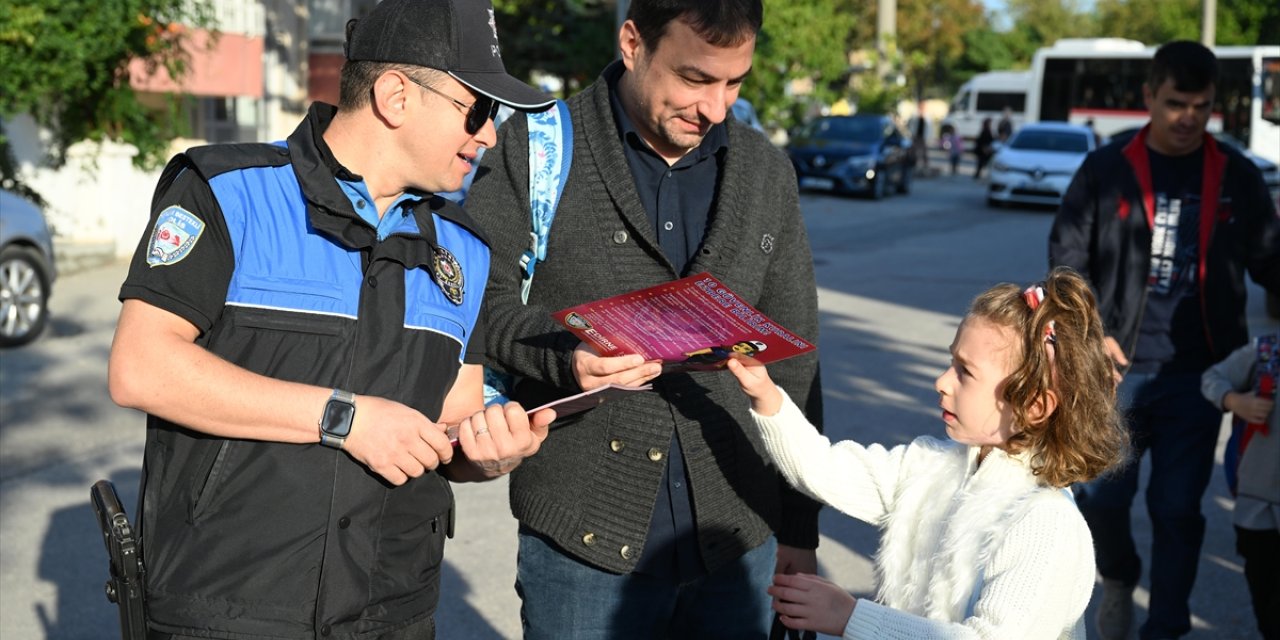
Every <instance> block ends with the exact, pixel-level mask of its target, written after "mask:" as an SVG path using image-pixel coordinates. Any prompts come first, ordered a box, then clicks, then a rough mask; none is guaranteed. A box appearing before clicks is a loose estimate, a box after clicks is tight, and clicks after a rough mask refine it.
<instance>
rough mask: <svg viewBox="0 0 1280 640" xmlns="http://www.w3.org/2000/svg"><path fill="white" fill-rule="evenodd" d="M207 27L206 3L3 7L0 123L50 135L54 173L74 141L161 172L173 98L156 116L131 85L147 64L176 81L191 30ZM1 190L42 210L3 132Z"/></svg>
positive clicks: (174, 110)
mask: <svg viewBox="0 0 1280 640" xmlns="http://www.w3.org/2000/svg"><path fill="white" fill-rule="evenodd" d="M211 23H212V13H211V5H210V4H209V2H208V0H112V1H111V2H102V1H101V0H28V1H24V2H16V3H14V2H3V3H0V69H3V70H4V71H3V73H0V118H6V119H7V118H12V117H14V116H17V115H20V114H30V115H31V116H32V117H33V118H34V119H35V121H36V122H37V123H38V124H40V125H41V126H42V127H45V128H46V129H48V130H49V131H50V133H51V138H50V139H49V141H48V146H47V152H48V158H47V161H48V162H49V164H50V165H51V166H54V167H58V166H61V165H62V164H63V163H64V162H65V161H66V152H67V148H68V147H70V146H71V145H72V144H75V143H76V142H79V141H81V140H92V141H105V140H114V141H119V142H125V143H129V144H132V145H133V146H135V147H137V149H138V152H139V153H138V155H136V156H135V157H134V163H135V164H137V165H138V166H141V167H154V166H156V165H158V164H159V163H160V162H163V161H164V159H165V156H166V155H167V151H168V145H169V142H170V141H171V140H172V139H173V137H174V133H175V131H177V127H178V123H179V118H178V116H179V111H178V106H177V105H178V103H177V99H176V97H174V98H173V99H171V100H170V101H169V102H168V106H167V108H166V109H163V110H160V111H157V110H156V109H155V108H153V107H148V106H145V105H144V104H142V102H140V100H139V95H138V94H137V93H136V92H135V91H134V90H133V88H132V87H131V86H130V84H129V80H130V78H129V63H130V61H132V60H135V59H143V60H146V61H147V63H148V66H149V68H150V69H152V70H154V69H157V68H160V67H163V68H165V69H166V70H168V72H169V73H170V74H171V76H172V77H174V78H175V79H177V78H181V77H182V75H183V73H184V71H185V63H186V60H187V55H186V54H185V52H184V50H183V45H184V43H185V42H186V41H187V40H188V38H189V35H190V33H191V29H192V28H196V27H206V26H209V25H210V24H211ZM0 186H2V187H4V188H6V189H11V190H14V191H18V192H19V193H23V194H24V195H27V196H28V197H31V198H32V199H34V200H37V201H42V199H41V198H40V197H39V194H36V193H34V192H33V191H32V190H31V189H30V187H28V186H27V185H26V184H24V183H23V182H22V179H21V177H20V176H19V175H18V171H17V166H16V162H15V161H14V158H13V152H12V149H11V148H10V146H9V141H8V138H7V137H6V136H5V135H4V133H3V131H0Z"/></svg>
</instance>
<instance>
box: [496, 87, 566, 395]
mask: <svg viewBox="0 0 1280 640" xmlns="http://www.w3.org/2000/svg"><path fill="white" fill-rule="evenodd" d="M525 117H526V119H527V120H528V122H529V212H530V216H529V226H530V230H529V248H528V249H525V251H524V253H523V254H521V256H520V272H521V274H522V276H521V282H520V302H521V304H528V303H529V289H530V287H532V286H533V271H534V269H535V268H536V267H537V265H538V263H539V262H541V261H543V260H546V259H547V237H548V236H549V235H551V221H552V220H553V219H554V218H555V217H556V207H557V206H559V204H560V194H561V193H563V192H564V183H565V181H566V180H568V179H569V164H570V160H572V158H573V122H572V121H571V120H570V119H569V105H567V104H565V102H564V100H556V106H555V108H554V109H547V110H546V111H542V112H540V113H526V114H525ZM514 386H515V381H514V379H513V378H512V377H511V376H509V375H507V374H504V373H501V372H499V371H496V370H494V369H490V368H489V367H485V369H484V403H485V404H486V405H490V404H494V403H504V402H506V401H507V395H508V394H509V393H510V392H511V389H512V388H513V387H514Z"/></svg>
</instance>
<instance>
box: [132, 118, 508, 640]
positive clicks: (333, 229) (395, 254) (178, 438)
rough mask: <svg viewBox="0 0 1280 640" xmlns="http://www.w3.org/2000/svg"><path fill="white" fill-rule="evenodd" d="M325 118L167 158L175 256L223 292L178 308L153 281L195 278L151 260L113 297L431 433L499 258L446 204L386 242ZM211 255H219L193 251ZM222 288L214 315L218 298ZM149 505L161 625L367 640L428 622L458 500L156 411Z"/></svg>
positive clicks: (147, 550) (231, 352)
mask: <svg viewBox="0 0 1280 640" xmlns="http://www.w3.org/2000/svg"><path fill="white" fill-rule="evenodd" d="M323 109H324V107H321V108H320V112H317V109H316V108H313V110H312V113H311V114H309V116H308V118H307V119H306V120H304V121H303V123H302V125H300V126H299V128H298V130H297V131H296V132H295V133H294V134H293V135H292V136H291V137H290V138H289V141H288V144H287V145H285V144H277V145H265V144H260V145H218V146H214V147H206V148H200V149H193V150H191V151H189V152H188V153H186V154H184V155H182V156H179V157H178V158H176V159H175V160H174V161H173V162H171V163H170V166H169V167H168V168H167V169H166V171H165V173H164V176H163V177H162V179H161V188H160V189H159V190H158V191H157V197H158V199H157V201H156V203H154V204H153V216H158V215H161V214H162V212H163V211H164V208H165V206H166V203H165V202H164V200H163V198H164V197H167V196H169V195H171V194H172V193H173V192H174V191H175V190H176V191H181V192H182V193H179V194H178V195H182V194H186V195H185V196H183V197H184V198H185V205H186V206H187V207H196V208H199V209H201V213H202V214H203V215H204V217H205V218H207V220H205V224H207V225H208V227H207V228H205V229H204V230H203V233H204V234H205V235H204V237H203V238H202V239H201V243H202V245H203V246H200V247H198V248H197V249H195V250H193V253H192V254H191V255H190V256H184V257H183V260H184V261H185V260H191V261H192V262H191V264H190V265H185V266H186V268H188V269H191V270H192V272H191V273H192V274H194V275H197V276H199V275H201V274H205V273H207V274H208V275H209V278H210V279H211V280H212V281H214V284H213V285H208V284H207V283H201V284H197V285H194V286H195V287H196V288H201V287H204V288H205V291H203V292H202V293H200V294H198V295H197V294H192V295H191V296H190V299H188V300H179V301H178V302H173V301H172V300H169V299H170V298H182V297H183V296H184V295H185V294H184V293H183V292H182V291H181V290H178V289H177V288H175V287H169V289H168V290H166V289H165V287H166V286H167V285H164V284H155V285H154V286H151V285H152V283H151V282H149V280H148V278H147V277H146V274H147V273H148V272H149V271H152V270H158V269H165V270H169V269H174V270H175V272H176V271H177V269H180V268H182V267H184V265H182V264H181V263H178V264H172V265H163V266H160V265H156V266H153V267H150V268H140V267H139V266H138V265H139V261H140V260H143V259H145V256H140V257H138V258H135V267H134V271H133V272H132V273H131V277H130V280H129V281H128V282H126V285H125V287H124V288H123V289H122V294H121V295H122V296H123V297H137V298H142V299H144V300H146V301H148V302H151V303H153V304H156V305H158V306H162V307H164V308H167V309H169V310H171V311H174V312H176V313H180V314H182V315H184V317H187V319H188V320H191V321H192V322H193V324H196V325H197V326H198V327H199V328H200V329H201V330H202V334H201V336H200V338H199V339H198V342H199V343H200V344H202V345H203V346H205V347H206V348H207V349H209V350H210V351H211V352H213V353H215V354H217V355H218V356H220V357H222V358H224V359H226V360H228V361H230V362H232V363H234V364H237V365H239V366H241V367H244V368H246V369H248V370H250V371H253V372H255V373H259V374H263V375H266V376H270V377H272V378H278V379H283V380H291V381H298V382H303V383H307V384H313V385H319V386H324V387H337V388H342V389H346V390H349V391H352V392H355V393H356V394H361V395H372V396H380V397H384V398H389V399H392V400H396V401H399V402H402V403H404V404H406V405H408V406H410V407H413V408H414V409H417V410H418V411H420V412H422V413H423V414H425V415H426V416H427V417H428V418H431V419H433V420H435V419H437V418H438V417H439V415H440V410H441V407H442V405H443V401H444V398H445V396H446V394H447V393H448V391H449V389H450V387H451V386H452V384H453V382H454V380H455V378H456V376H457V373H458V370H459V367H460V362H461V361H462V360H463V359H464V358H467V357H466V354H467V352H468V350H467V346H468V345H469V344H471V346H472V347H473V351H474V347H475V346H476V344H474V343H472V337H473V336H472V334H473V333H474V330H475V329H476V322H477V318H478V315H479V311H480V304H481V298H482V296H483V291H484V287H485V282H486V280H487V279H488V269H489V251H488V247H487V245H486V243H485V241H484V240H483V238H482V237H481V236H480V234H479V233H478V232H477V231H476V230H475V226H474V225H473V224H472V223H471V221H470V219H469V218H467V217H466V214H465V213H463V212H462V211H461V209H459V208H458V207H457V206H456V205H454V204H453V203H450V202H448V201H446V200H444V199H442V198H438V197H428V198H426V199H425V200H424V201H422V202H420V203H418V204H417V205H416V206H414V207H413V209H412V212H411V213H410V214H408V215H405V217H404V219H403V221H402V222H401V223H400V224H399V226H398V227H397V229H396V230H395V231H394V232H392V233H391V234H389V235H388V236H387V237H386V238H384V239H382V240H379V239H378V238H377V235H376V232H375V230H374V229H373V228H372V227H370V226H369V225H368V223H366V222H364V221H363V220H361V219H360V217H359V216H358V215H356V214H355V212H354V210H353V209H352V205H351V202H350V200H349V199H348V198H347V197H346V195H345V194H343V193H342V191H341V190H340V188H339V187H338V185H337V183H336V181H335V179H334V176H335V171H334V163H335V161H333V160H332V156H331V155H329V153H328V151H327V149H326V148H324V146H323V142H322V141H321V140H320V137H319V134H320V133H321V132H323V130H324V127H325V126H327V124H328V119H329V118H331V117H332V112H328V113H325V112H323ZM330 109H331V108H330ZM184 174H194V175H187V176H186V177H185V178H182V176H183V175H184ZM197 177H198V179H193V178H197ZM184 180H185V181H184ZM172 185H177V186H176V187H174V188H173V189H170V187H171V186H172ZM183 185H186V186H185V187H184V186H183ZM166 192H168V193H166ZM173 197H177V196H173ZM206 199H207V200H208V203H207V204H208V205H209V206H205V203H204V201H205V200H206ZM193 201H194V203H193ZM198 205H199V206H198ZM387 215H391V214H387ZM145 242H146V241H145V240H144V244H145ZM215 249H216V250H217V252H218V253H219V254H225V257H224V258H215V257H211V256H210V255H208V254H204V255H198V254H196V253H194V251H199V250H205V251H208V250H215ZM442 250H443V252H442ZM140 253H144V252H141V251H140ZM221 259H225V260H227V261H231V263H232V264H230V265H220V264H219V260H221ZM160 273H165V272H160ZM135 275H136V276H137V277H136V278H135V277H134V276H135ZM165 275H166V276H167V274H165ZM156 277H160V276H156ZM188 281H189V280H188ZM223 282H225V300H224V301H223V304H222V305H221V307H220V308H216V309H215V308H213V307H215V306H216V305H214V304H213V303H211V302H208V300H212V299H213V296H212V295H211V294H210V293H209V292H208V291H207V288H208V286H214V287H221V286H222V283H223ZM202 300H203V302H202ZM205 316H208V317H207V318H205ZM477 340H478V341H479V344H481V345H482V344H483V339H482V338H477ZM467 360H468V361H475V354H474V353H472V356H471V357H470V358H467ZM321 409H322V408H321V407H319V406H317V407H316V418H317V419H318V418H319V415H320V412H321ZM356 410H357V412H358V411H359V406H358V404H357V409H356ZM373 426H374V428H376V425H373ZM143 495H144V498H143V529H142V531H143V533H142V535H143V545H144V551H143V557H144V561H145V562H146V563H147V567H148V571H149V576H148V596H149V604H148V614H149V617H150V620H151V624H152V626H153V627H154V628H156V629H159V630H163V631H168V632H170V633H178V634H190V635H199V633H193V632H196V631H200V632H201V633H203V632H204V631H203V630H207V629H214V630H218V631H220V632H222V633H224V634H227V635H228V637H242V636H243V637H264V636H271V637H317V638H318V637H351V638H357V637H358V638H363V637H375V636H377V635H378V634H379V633H383V632H386V631H387V630H388V629H390V628H392V627H395V626H402V625H404V624H408V623H411V622H412V621H423V620H425V619H426V618H427V617H428V616H430V615H431V614H432V612H433V611H434V609H435V606H436V603H437V601H438V597H439V591H438V590H439V571H440V562H441V559H442V555H443V545H444V536H445V531H446V530H447V529H449V528H451V513H452V493H451V491H450V489H449V486H448V483H447V481H445V480H444V479H443V478H442V477H440V476H439V475H438V474H437V473H433V472H429V473H427V474H425V475H423V476H421V477H419V478H415V479H412V480H410V481H409V482H408V483H406V484H404V485H402V486H399V487H393V486H391V485H390V484H388V483H386V482H385V481H383V480H382V479H381V478H380V477H378V476H377V475H376V474H374V473H372V472H371V471H369V470H368V469H367V468H365V467H364V466H363V465H362V464H360V463H359V462H357V461H355V460H354V459H353V458H351V457H350V456H349V455H348V454H347V453H346V452H344V451H340V450H334V449H329V448H326V447H322V446H320V445H319V444H306V445H300V444H282V443H268V442H261V441H254V440H227V439H220V438H214V437H210V436H205V435H203V434H198V433H196V432H193V431H189V430H187V429H184V428H183V427H182V426H181V425H180V424H177V423H174V422H170V421H167V420H164V419H161V418H158V417H155V416H151V417H149V420H148V437H147V451H146V462H145V480H144V491H143Z"/></svg>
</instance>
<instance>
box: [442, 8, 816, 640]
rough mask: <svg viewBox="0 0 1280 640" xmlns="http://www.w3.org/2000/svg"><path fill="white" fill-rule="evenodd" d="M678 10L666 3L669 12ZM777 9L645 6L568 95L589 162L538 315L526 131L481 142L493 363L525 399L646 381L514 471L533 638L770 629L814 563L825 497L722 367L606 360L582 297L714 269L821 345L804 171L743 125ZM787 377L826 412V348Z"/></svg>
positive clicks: (582, 161)
mask: <svg viewBox="0 0 1280 640" xmlns="http://www.w3.org/2000/svg"><path fill="white" fill-rule="evenodd" d="M658 5H662V6H658ZM761 21H762V9H761V3H760V0H727V1H725V2H716V3H708V2H697V1H694V0H676V1H675V2H672V1H670V0H667V1H665V2H656V1H655V0H635V1H633V2H632V3H631V5H630V10H629V13H628V19H627V21H626V22H625V23H624V24H623V25H622V28H621V30H620V33H619V45H620V50H621V52H622V60H621V61H619V62H615V63H614V64H612V65H610V66H609V67H608V68H606V69H605V70H604V72H603V73H602V74H601V76H600V78H599V79H598V80H597V81H596V82H595V83H594V84H592V85H591V86H590V87H588V88H587V89H586V90H585V91H583V92H582V93H581V94H579V95H577V96H575V97H574V98H572V99H570V100H569V101H568V102H569V109H570V113H571V115H572V123H573V144H574V148H573V160H572V168H571V170H570V173H569V176H568V179H567V181H566V182H565V185H564V191H563V195H562V197H561V200H560V204H559V209H558V212H557V214H556V217H555V221H554V224H553V226H552V228H551V233H550V238H549V244H548V247H547V256H546V260H545V261H544V262H542V263H540V264H539V265H538V267H537V277H536V278H534V280H533V286H532V289H531V291H530V294H529V299H528V306H524V305H522V304H521V299H520V287H521V271H520V268H519V258H520V255H521V253H522V252H523V251H524V250H525V249H526V248H527V247H528V245H529V229H530V222H529V216H530V206H529V177H528V175H529V160H528V124H527V121H526V120H525V119H524V118H513V119H511V120H509V121H508V123H507V124H506V125H505V126H504V127H503V129H502V131H501V133H500V136H499V141H498V144H497V146H495V147H494V148H493V149H492V150H491V151H490V152H489V153H488V154H486V155H485V158H484V165H483V166H482V167H481V169H480V171H479V174H478V177H477V179H476V181H475V184H474V186H473V188H472V190H471V192H470V194H469V196H468V202H467V205H468V206H467V208H468V211H469V212H470V213H471V215H472V216H474V217H475V218H476V220H478V221H479V222H480V224H481V225H483V226H484V227H485V229H486V231H487V232H488V233H489V236H490V239H491V242H492V251H493V265H494V267H493V269H492V270H491V278H490V282H489V288H488V291H487V293H486V296H487V297H486V302H488V303H489V305H490V307H489V311H488V312H489V317H488V327H489V329H488V334H487V340H488V353H489V364H490V366H493V367H495V368H497V369H499V370H503V371H506V372H508V373H511V374H514V375H516V376H520V378H521V382H520V384H519V386H518V387H517V388H516V390H515V392H514V394H513V399H515V400H518V401H520V402H522V403H523V404H524V405H525V406H535V405H537V404H540V403H542V402H544V401H546V400H549V399H552V398H556V397H561V396H565V395H569V394H572V393H576V392H578V391H579V390H582V389H591V388H595V387H598V386H600V385H602V384H606V383H610V382H618V383H622V384H640V383H643V382H647V381H650V380H651V381H652V382H653V386H654V391H653V392H652V393H643V394H636V395H634V396H629V397H627V398H625V399H622V400H617V401H615V402H613V403H611V404H606V405H604V406H602V407H600V408H597V409H594V410H592V411H589V412H586V413H585V414H580V415H579V416H574V417H571V418H567V419H565V420H563V421H561V422H560V423H558V425H557V428H556V430H555V431H554V432H553V433H552V434H551V435H550V436H549V437H548V438H547V440H546V442H545V443H544V444H543V446H542V450H541V452H540V455H538V456H535V457H533V458H531V459H529V460H526V461H525V462H524V463H523V464H522V465H521V466H520V467H519V468H518V469H517V470H516V471H515V472H514V474H513V475H512V476H511V496H510V497H511V509H512V512H513V513H514V514H515V516H516V518H517V519H518V520H519V521H520V551H519V567H518V577H517V584H516V588H517V591H518V592H519V594H520V596H521V598H522V601H523V604H522V612H521V613H522V620H523V623H524V630H525V638H526V639H530V640H535V639H542V638H552V637H554V638H559V639H563V638H574V639H588V638H589V639H605V638H608V639H610V640H616V639H619V638H652V637H686V636H687V637H696V638H750V637H763V636H764V635H765V634H767V632H768V629H769V626H768V624H769V618H770V609H769V596H768V594H766V592H765V589H766V587H767V586H768V585H769V583H770V582H771V579H772V576H773V574H774V572H775V571H779V572H787V573H791V572H795V571H804V572H808V573H813V572H816V569H817V560H816V556H815V552H814V549H815V548H816V546H817V542H818V519H817V515H818V505H817V504H816V503H814V502H812V501H810V500H808V499H807V498H804V497H803V496H801V495H799V494H798V493H796V492H795V491H793V490H791V489H790V488H789V487H788V486H787V485H786V483H785V482H784V481H783V480H782V479H781V478H780V477H779V475H778V474H777V473H776V472H775V470H774V469H773V468H772V467H770V466H768V464H767V461H766V460H767V458H766V457H765V455H763V453H762V452H763V448H762V446H761V443H760V441H759V434H758V433H756V432H755V429H754V428H752V427H751V426H750V425H751V423H750V419H749V416H748V402H747V400H746V398H745V397H744V396H743V395H742V394H741V392H740V391H739V390H738V388H737V384H736V382H735V381H734V379H733V377H732V376H731V375H729V374H728V373H726V372H722V371H720V372H692V373H668V374H665V375H661V376H660V377H659V374H660V372H661V367H660V366H659V365H658V364H657V363H654V362H648V363H646V362H643V361H642V359H641V358H640V356H621V357H613V358H602V357H599V356H597V355H596V354H595V353H594V352H593V351H592V350H591V349H590V348H588V347H586V346H585V345H583V344H581V343H580V342H579V341H578V340H577V338H575V337H574V336H573V335H572V334H571V333H569V332H568V331H566V330H564V329H563V328H561V327H560V326H559V325H557V324H556V323H555V321H553V320H552V318H551V315H550V312H552V311H555V310H558V309H562V308H565V307H568V306H572V305H576V304H580V303H583V302H588V301H591V300H596V299H599V298H604V297H608V296H613V295H617V294H621V293H625V292H628V291H632V290H635V289H638V288H642V287H648V286H652V285H656V284H659V283H663V282H668V281H671V280H674V279H677V278H679V277H682V276H684V275H689V274H695V273H699V272H703V271H706V272H709V273H711V274H712V275H714V276H715V277H717V278H719V279H720V280H721V281H722V282H723V283H724V284H725V285H726V286H728V287H729V288H730V289H731V290H733V291H734V292H735V293H737V294H738V295H739V296H740V297H741V298H742V299H743V300H745V301H747V302H749V303H751V304H752V305H753V306H755V307H756V308H757V309H759V310H760V311H761V312H763V313H764V314H765V315H767V316H769V317H771V318H772V319H773V320H775V321H776V322H778V323H779V324H781V325H782V326H784V327H787V328H789V329H791V330H793V331H794V332H796V333H797V334H798V335H799V336H801V337H802V338H804V339H805V340H808V341H810V342H815V341H816V339H817V333H818V315H817V294H816V287H815V284H814V276H813V262H812V257H811V255H810V250H809V242H808V238H807V236H806V234H805V229H804V224H803V221H802V219H801V215H800V209H799V202H798V197H797V190H796V180H795V173H794V170H793V169H792V167H791V164H790V162H789V161H788V160H787V158H786V157H785V156H784V155H783V154H782V153H781V152H779V151H778V150H777V149H775V148H774V147H773V146H772V145H770V144H769V142H768V141H767V140H766V139H765V138H764V136H762V135H761V134H759V133H758V132H756V131H754V130H752V129H751V128H749V127H747V126H745V125H743V124H740V123H738V122H736V121H734V120H732V119H731V118H728V112H729V108H730V105H732V103H733V101H734V100H735V99H736V98H737V94H738V89H739V87H740V85H741V83H742V82H743V80H744V79H745V77H746V76H747V74H748V72H749V71H750V68H751V57H752V54H753V51H754V48H755V36H756V33H757V32H758V31H759V28H760V24H761ZM770 374H771V375H772V376H774V378H775V379H776V380H778V381H779V384H781V385H782V386H783V387H785V388H786V389H787V391H788V392H789V393H790V395H791V397H792V398H795V399H797V401H798V402H799V404H800V406H801V407H802V408H803V409H804V410H805V412H806V414H807V416H808V417H809V419H810V420H812V421H813V422H814V423H815V424H821V419H822V415H821V414H822V408H821V407H822V405H821V391H820V387H819V381H818V362H817V357H816V355H814V354H810V355H807V356H801V357H797V358H793V359H790V360H787V361H784V362H780V363H777V364H775V365H771V366H770Z"/></svg>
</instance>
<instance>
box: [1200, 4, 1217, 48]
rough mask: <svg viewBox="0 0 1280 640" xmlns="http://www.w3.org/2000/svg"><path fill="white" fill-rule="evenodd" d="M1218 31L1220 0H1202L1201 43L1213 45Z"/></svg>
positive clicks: (1207, 45)
mask: <svg viewBox="0 0 1280 640" xmlns="http://www.w3.org/2000/svg"><path fill="white" fill-rule="evenodd" d="M1217 32H1218V0H1202V2H1201V4H1200V44H1203V45H1204V46H1206V47H1212V46H1213V44H1214V37H1215V34H1216V33H1217Z"/></svg>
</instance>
